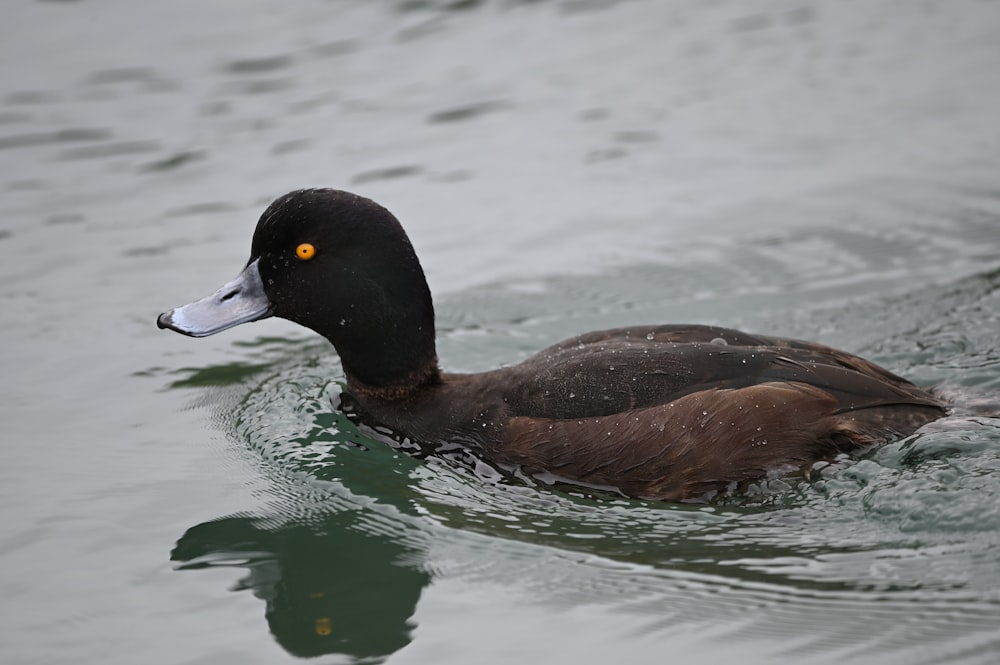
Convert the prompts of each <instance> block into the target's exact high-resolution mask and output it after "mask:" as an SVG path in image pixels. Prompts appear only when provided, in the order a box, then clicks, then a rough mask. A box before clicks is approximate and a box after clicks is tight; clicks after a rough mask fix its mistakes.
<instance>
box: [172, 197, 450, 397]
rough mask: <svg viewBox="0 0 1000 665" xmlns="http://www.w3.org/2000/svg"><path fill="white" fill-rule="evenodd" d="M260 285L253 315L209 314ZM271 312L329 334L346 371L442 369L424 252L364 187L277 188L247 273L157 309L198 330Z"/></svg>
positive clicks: (401, 373)
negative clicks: (209, 317)
mask: <svg viewBox="0 0 1000 665" xmlns="http://www.w3.org/2000/svg"><path fill="white" fill-rule="evenodd" d="M248 273H253V274H249V275H248ZM257 274H259V282H257ZM255 283H256V285H257V286H256V287H254V286H252V285H253V284H255ZM254 288H259V289H261V290H262V292H263V297H264V298H266V302H265V303H264V305H263V306H260V305H258V306H257V309H255V310H254V312H253V313H252V315H249V316H245V317H244V318H242V319H240V320H235V319H234V320H233V321H232V322H231V323H230V324H229V325H225V323H226V322H225V321H223V322H222V323H221V324H220V323H219V322H212V323H213V324H214V325H209V324H205V323H203V320H202V317H203V316H204V315H203V313H202V311H201V310H205V309H208V308H209V307H211V308H214V309H215V310H216V311H217V310H220V309H223V308H227V307H228V308H230V309H237V308H238V307H239V304H238V302H239V301H240V300H241V299H243V298H244V297H245V296H246V295H247V294H249V293H250V292H252V291H253V289H254ZM262 301H263V298H257V297H255V300H254V302H255V303H259V302H262ZM199 307H200V308H201V309H200V310H199V309H198V308H199ZM243 309H246V307H245V306H244V307H243ZM186 310H189V311H186ZM241 311H242V310H241ZM267 315H274V316H279V317H281V318H284V319H288V320H289V321H294V322H295V323H299V324H301V325H303V326H306V327H307V328H311V329H312V330H314V331H316V332H318V333H319V334H321V335H323V336H324V337H326V338H327V339H328V340H330V341H331V342H332V343H333V345H334V346H335V347H336V348H337V351H338V353H339V354H340V357H341V362H342V363H343V365H344V371H345V372H346V373H347V375H348V377H349V378H350V379H351V380H353V381H356V382H360V383H361V384H364V385H367V386H372V387H386V386H394V385H405V384H407V383H410V382H413V381H415V380H417V379H418V378H419V377H427V376H429V375H431V374H433V375H435V376H436V372H437V361H436V355H435V348H434V308H433V305H432V303H431V295H430V290H429V289H428V288H427V282H426V280H425V279H424V273H423V270H422V269H421V267H420V262H419V261H418V260H417V256H416V253H415V252H414V251H413V246H412V245H411V244H410V241H409V238H407V236H406V232H405V231H403V227H402V226H401V225H400V224H399V222H398V221H397V220H396V218H395V217H393V215H392V213H390V212H389V211H388V210H386V209H385V208H383V207H382V206H380V205H378V204H377V203H375V202H374V201H371V200H369V199H366V198H364V197H361V196H357V195H355V194H350V193H348V192H342V191H338V190H334V189H304V190H299V191H295V192H291V193H289V194H285V195H284V196H282V197H280V198H278V199H277V200H276V201H274V203H272V204H271V205H270V206H269V207H268V208H267V210H265V211H264V214H263V215H261V218H260V221H259V222H258V223H257V229H256V231H254V235H253V243H252V246H251V252H250V261H249V262H248V263H247V268H246V269H245V270H244V273H243V275H241V276H240V277H239V278H237V280H234V282H231V283H230V284H227V285H226V286H225V287H223V288H222V289H220V290H219V291H218V292H217V293H216V294H214V295H213V296H209V297H208V298H206V299H204V300H202V301H198V302H197V303H192V305H187V306H185V307H184V308H178V309H177V310H172V311H171V312H168V313H166V314H163V315H161V317H160V320H159V323H160V326H161V327H169V328H173V329H175V330H178V331H179V332H183V333H185V334H191V335H201V334H212V333H214V332H218V331H219V330H222V329H225V327H229V326H230V325H236V324H238V323H242V322H245V321H248V320H255V319H259V318H263V317H264V316H267ZM199 325H201V326H202V327H201V328H198V326H199Z"/></svg>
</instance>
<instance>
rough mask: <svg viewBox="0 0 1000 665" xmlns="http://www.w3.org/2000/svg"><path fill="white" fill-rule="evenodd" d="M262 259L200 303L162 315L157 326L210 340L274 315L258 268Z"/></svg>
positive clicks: (248, 266)
mask: <svg viewBox="0 0 1000 665" xmlns="http://www.w3.org/2000/svg"><path fill="white" fill-rule="evenodd" d="M258 261H259V259H257V260H254V261H252V262H251V263H249V264H247V267H246V268H244V269H243V272H241V273H240V274H239V276H238V277H237V278H236V279H234V280H233V281H231V282H229V283H228V284H226V285H225V286H223V287H222V288H221V289H219V290H218V291H216V292H215V293H213V294H212V295H210V296H208V297H207V298H202V299H201V300H196V301H195V302H193V303H191V304H189V305H184V306H182V307H178V308H176V309H172V310H170V311H169V312H164V313H163V314H160V316H159V318H157V319H156V325H157V326H159V327H160V328H170V329H171V330H176V331H177V332H179V333H181V334H183V335H190V336H191V337H207V336H209V335H214V334H215V333H217V332H222V331H223V330H228V329H229V328H232V327H233V326H238V325H240V324H241V323H249V322H250V321H259V320H260V319H266V318H267V317H269V316H271V302H270V301H269V300H268V299H267V295H265V294H264V284H263V283H262V282H261V281H260V272H259V271H258V269H257V262H258Z"/></svg>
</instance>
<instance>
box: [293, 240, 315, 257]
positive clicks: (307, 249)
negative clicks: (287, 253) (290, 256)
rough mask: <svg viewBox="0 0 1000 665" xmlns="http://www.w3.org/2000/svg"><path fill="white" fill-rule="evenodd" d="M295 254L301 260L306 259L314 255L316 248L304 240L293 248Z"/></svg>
mask: <svg viewBox="0 0 1000 665" xmlns="http://www.w3.org/2000/svg"><path fill="white" fill-rule="evenodd" d="M295 256H297V257H299V258H300V259H301V260H303V261H308V260H309V259H311V258H312V257H314V256H316V248H315V247H313V246H312V245H310V244H309V243H307V242H304V243H302V244H301V245H299V246H298V247H296V248H295Z"/></svg>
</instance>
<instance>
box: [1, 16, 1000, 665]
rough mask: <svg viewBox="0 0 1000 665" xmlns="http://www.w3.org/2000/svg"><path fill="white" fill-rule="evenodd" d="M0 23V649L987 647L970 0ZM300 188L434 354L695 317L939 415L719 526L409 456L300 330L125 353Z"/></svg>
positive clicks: (991, 83)
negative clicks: (413, 279)
mask: <svg viewBox="0 0 1000 665" xmlns="http://www.w3.org/2000/svg"><path fill="white" fill-rule="evenodd" d="M8 4H9V5H10V6H8V7H6V8H5V20H4V28H3V29H2V31H3V39H2V40H0V54H2V57H0V72H2V76H0V192H2V196H0V213H2V214H0V259H2V260H0V302H2V304H3V307H2V317H3V318H2V320H3V325H2V327H0V342H2V343H0V354H2V355H0V357H2V359H3V361H2V362H3V376H4V377H5V381H4V383H3V388H2V391H3V393H2V399H0V424H2V442H3V453H2V456H3V461H2V463H0V505H2V506H3V508H2V519H0V527H2V528H0V571H2V573H0V612H2V618H3V620H2V622H0V660H2V661H3V662H4V663H30V664H35V663H66V662H74V663H105V664H116V663H121V664H123V665H124V664H129V665H131V664H133V663H140V662H141V663H189V664H203V663H204V664H208V663H212V664H213V665H215V664H219V663H240V664H246V663H281V662H296V661H297V659H298V658H301V657H313V656H318V657H320V658H319V660H317V661H314V662H323V663H326V662H329V663H340V662H381V661H387V662H389V663H394V664H404V663H435V664H438V665H445V664H451V663H454V664H460V663H461V664H464V663H470V662H475V663H511V662H529V663H533V662H537V663H549V664H559V663H567V664H569V663H573V664H574V665H577V664H580V663H595V664H596V663H609V662H611V663H613V662H628V663H661V662H664V661H672V660H677V661H683V662H686V663H720V662H741V663H774V662H788V663H842V662H852V663H878V664H880V665H881V664H884V663H907V664H910V663H928V664H931V663H981V664H984V665H985V664H987V663H994V662H996V661H997V659H998V658H1000V500H998V497H1000V419H998V418H997V417H995V414H997V413H998V412H1000V398H998V395H1000V342H998V341H1000V122H998V118H1000V85H998V74H997V72H1000V39H998V38H997V35H998V34H1000V3H997V2H987V1H973V0H968V1H965V0H960V1H957V2H943V1H941V2H933V1H930V0H928V1H925V2H910V1H904V0H899V1H896V2H892V1H889V0H886V1H880V2H870V3H845V2H841V3H834V2H822V1H806V0H801V1H798V2H785V1H783V0H777V1H774V2H736V1H730V2H725V1H717V2H696V1H694V0H686V1H685V0H669V1H662V2H661V1H657V0H633V1H621V2H615V1H612V0H561V1H556V0H552V1H549V2H544V1H539V2H517V1H514V0H498V1H496V2H488V1H482V2H477V1H475V0H473V1H462V0H458V1H442V2H436V1H433V0H427V1H419V0H417V1H404V0H399V1H393V2H390V1H384V2H349V1H347V0H341V1H328V2H320V1H311V0H310V1H303V2H298V3H282V2H277V1H275V0H239V1H237V0H218V1H215V2H211V3H204V2H193V1H192V0H180V1H178V2H169V3H147V2H129V1H126V0H82V1H79V2H68V1H63V2H58V1H49V2H23V3H17V4H14V3H8ZM310 186H331V187H337V188H340V189H348V190H351V191H355V192H357V193H359V194H363V195H366V196H369V197H371V198H373V199H375V200H377V201H379V202H380V203H382V204H383V205H385V206H387V207H388V208H389V209H390V210H392V211H393V212H394V213H395V214H396V215H397V216H398V217H399V218H400V220H401V221H402V223H403V224H404V226H405V227H406V228H407V230H408V232H409V234H410V237H411V239H412V241H413V243H414V245H415V247H416V249H417V252H418V254H419V255H420V257H421V259H422V262H423V265H424V268H425V271H426V272H427V276H428V281H429V283H430V286H431V289H432V291H433V292H434V294H435V304H436V307H437V318H438V334H439V342H438V352H439V356H440V358H441V362H442V365H443V367H444V368H445V369H447V370H451V371H476V370H482V369H487V368H491V367H495V366H498V365H501V364H510V363H515V362H517V361H519V360H521V359H523V358H525V357H527V356H528V355H530V354H531V353H532V352H534V351H536V350H538V349H540V348H542V347H543V346H546V345H548V344H551V343H553V342H556V341H558V340H560V339H563V338H565V337H569V336H571V335H574V334H577V333H580V332H583V331H586V330H592V329H599V328H609V327H616V326H624V325H629V324H638V323H668V322H675V323H681V322H699V323H711V324H717V325H725V326H729V327H735V328H742V329H746V330H749V331H753V332H759V333H763V334H769V335H783V336H792V337H801V338H806V339H811V340H815V341H820V342H824V343H827V344H830V345H832V346H837V347H840V348H843V349H846V350H849V351H852V352H856V353H859V354H861V355H863V356H865V357H868V358H871V359H872V360H875V361H876V362H879V363H881V364H883V365H885V366H887V367H888V368H890V369H892V370H894V371H896V372H898V373H901V374H903V375H905V376H907V377H909V378H911V379H912V380H914V381H916V382H918V383H921V384H926V385H938V386H939V387H940V389H941V390H942V391H943V392H944V394H946V395H947V396H948V397H949V399H950V400H951V401H952V402H953V403H954V412H953V413H952V414H951V415H950V416H948V417H947V418H945V419H944V420H942V421H939V422H938V423H935V424H933V425H931V426H929V427H927V428H925V429H924V430H923V431H921V432H918V433H916V434H915V435H913V436H910V437H908V438H907V439H905V440H903V441H900V442H897V443H893V444H890V445H887V446H885V447H883V448H880V449H878V450H874V451H871V452H870V453H868V454H866V455H865V456H863V457H862V458H861V459H856V460H848V459H843V460H835V461H833V462H832V463H831V464H829V465H828V466H825V467H822V468H818V469H816V470H815V471H814V473H813V474H812V477H811V479H809V480H808V481H807V480H804V479H788V480H787V481H776V482H772V483H768V484H764V485H762V486H759V487H756V488H754V489H753V490H752V491H751V495H750V496H748V497H747V498H746V500H740V501H728V502H726V503H724V504H716V505H700V506H678V505H672V504H666V503H656V502H643V501H633V500H625V499H622V498H616V497H612V496H600V495H589V494H585V493H576V492H565V491H562V490H557V489H552V488H548V487H545V486H533V485H517V484H510V483H496V482H490V481H489V479H488V478H484V477H482V476H481V474H477V473H476V471H475V469H467V468H465V467H463V466H455V465H453V464H449V463H447V462H444V461H440V460H434V459H427V460H418V459H414V458H411V457H408V456H406V455H405V454H402V453H401V452H398V451H395V450H393V449H391V448H390V447H388V446H386V445H385V444H384V443H383V442H382V441H379V440H375V439H372V438H371V436H369V435H368V434H366V433H365V432H362V431H358V430H357V429H356V428H355V427H354V426H353V425H352V424H351V423H350V422H349V421H348V420H346V419H345V418H344V417H343V416H342V415H341V414H340V413H339V412H338V411H336V410H335V409H334V408H333V404H335V403H337V402H338V400H339V397H338V396H339V394H340V391H341V387H342V382H343V373H342V371H341V369H340V365H339V362H338V359H337V357H336V354H335V353H334V352H333V350H332V348H331V347H329V345H328V344H327V343H326V342H325V341H323V340H321V339H319V338H317V337H316V336H315V335H313V334H311V333H309V332H308V331H305V330H303V329H300V328H297V327H295V326H293V325H291V324H289V323H287V322H283V321H277V320H269V321H266V322H263V323H258V324H254V325H252V326H243V327H241V328H238V329H235V330H232V331H229V332H226V333H225V334H222V335H218V336H215V337H211V338H208V339H204V340H192V339H188V338H183V337H180V336H178V335H174V334H167V333H164V332H162V331H159V330H157V328H156V325H155V319H156V315H157V314H158V313H159V312H161V311H164V310H166V309H169V308H170V307H173V306H175V305H179V304H182V303H184V302H188V301H190V300H192V299H194V298H196V297H200V296H202V295H205V294H207V293H209V292H210V291H212V290H214V289H215V288H216V287H217V286H218V285H220V284H222V283H223V282H225V281H227V280H229V279H231V278H232V277H233V276H235V274H236V273H237V272H238V270H239V269H240V268H241V267H242V265H243V263H244V262H245V261H246V258H247V256H248V251H249V242H250V235H251V233H252V231H253V228H254V225H255V223H256V220H257V217H258V216H259V215H260V213H261V211H262V210H263V208H264V207H265V206H266V205H267V203H268V202H270V200H271V199H273V198H274V197H276V196H278V195H280V194H282V193H284V192H286V191H288V190H291V189H296V188H301V187H310ZM991 414H992V415H991Z"/></svg>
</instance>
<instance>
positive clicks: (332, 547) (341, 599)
mask: <svg viewBox="0 0 1000 665" xmlns="http://www.w3.org/2000/svg"><path fill="white" fill-rule="evenodd" d="M355 516H356V514H355V513H353V512H350V511H348V512H336V513H328V514H325V515H323V516H321V517H314V518H313V519H312V520H310V521H309V522H306V523H281V524H269V523H268V520H267V519H265V518H262V517H253V516H243V515H234V516H230V517H224V518H221V519H217V520H213V521H211V522H204V523H202V524H199V525H197V526H194V527H191V528H190V529H188V530H187V532H186V533H185V534H184V535H183V536H182V537H181V538H180V540H178V541H177V544H176V546H175V547H174V550H173V552H171V554H170V558H171V560H173V561H179V562H182V565H181V566H180V567H181V568H182V569H197V568H206V567H213V566H227V567H245V568H246V569H247V570H248V571H249V574H248V575H247V576H246V577H245V578H243V579H242V580H241V581H240V583H239V584H238V585H237V586H236V587H235V590H243V589H250V590H252V591H253V593H254V595H255V596H256V597H258V598H260V599H262V600H264V601H265V603H266V605H267V607H266V610H265V616H266V617H267V623H268V626H269V627H270V629H271V633H272V634H273V635H274V638H275V640H277V642H278V643H279V644H280V645H281V646H282V647H283V648H284V649H285V650H286V651H288V652H289V653H291V654H293V655H296V656H301V657H312V656H318V655H321V654H326V653H339V654H345V655H349V656H353V657H354V658H356V659H358V660H364V661H366V662H377V661H381V660H382V659H383V658H384V657H386V656H388V655H390V654H392V653H393V652H395V651H397V650H398V649H401V648H402V647H404V646H406V645H407V644H409V642H410V632H411V630H412V628H413V623H412V622H411V621H410V618H411V617H412V616H413V613H414V609H415V607H416V604H417V600H419V598H420V592H421V590H422V589H423V588H424V586H426V585H427V583H428V582H429V580H430V576H429V575H428V574H427V573H425V572H423V571H421V570H419V569H418V568H416V567H415V566H413V565H410V564H407V563H405V561H407V560H411V559H412V558H413V557H412V556H407V555H408V554H410V555H412V553H411V552H408V548H407V547H405V546H404V545H402V544H400V543H396V542H393V541H392V540H390V539H388V538H385V537H384V536H379V535H377V534H370V533H364V532H362V531H360V530H359V529H358V528H357V527H356V526H355V525H353V524H352V522H353V519H354V518H355Z"/></svg>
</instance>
